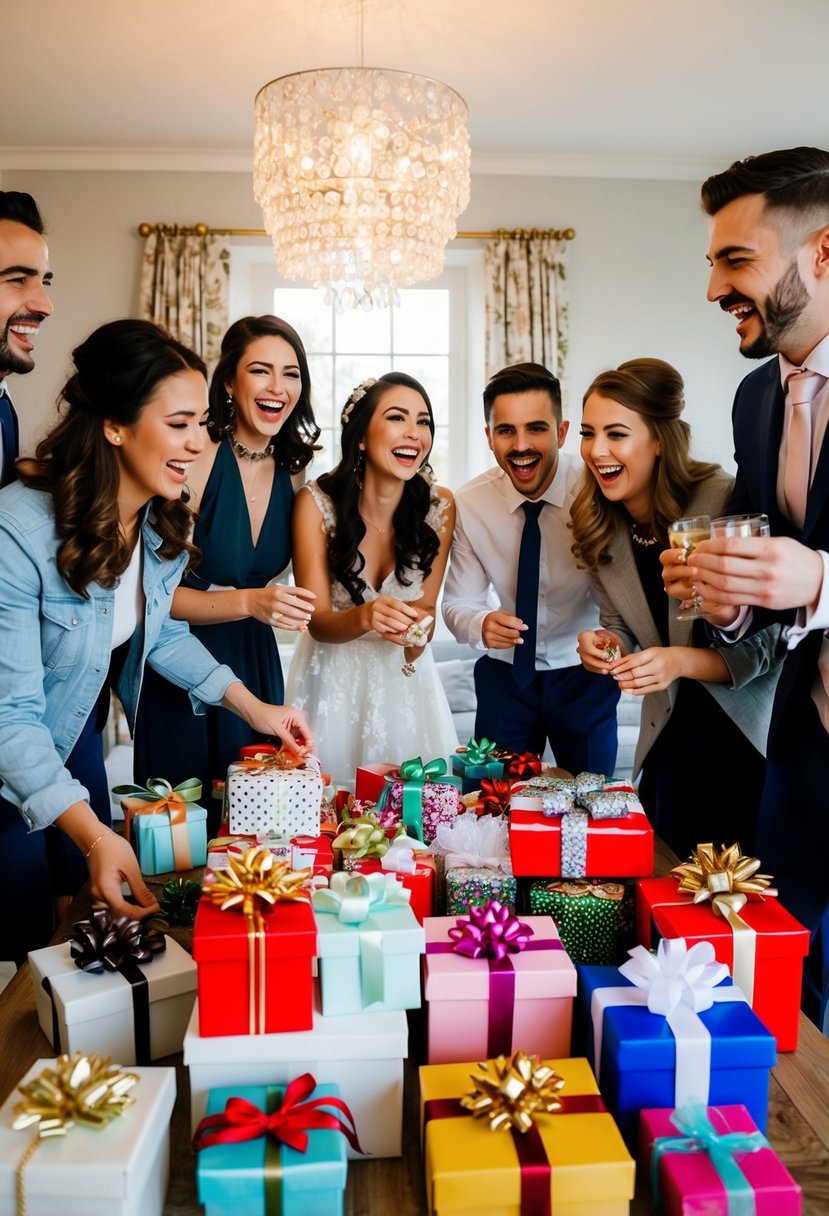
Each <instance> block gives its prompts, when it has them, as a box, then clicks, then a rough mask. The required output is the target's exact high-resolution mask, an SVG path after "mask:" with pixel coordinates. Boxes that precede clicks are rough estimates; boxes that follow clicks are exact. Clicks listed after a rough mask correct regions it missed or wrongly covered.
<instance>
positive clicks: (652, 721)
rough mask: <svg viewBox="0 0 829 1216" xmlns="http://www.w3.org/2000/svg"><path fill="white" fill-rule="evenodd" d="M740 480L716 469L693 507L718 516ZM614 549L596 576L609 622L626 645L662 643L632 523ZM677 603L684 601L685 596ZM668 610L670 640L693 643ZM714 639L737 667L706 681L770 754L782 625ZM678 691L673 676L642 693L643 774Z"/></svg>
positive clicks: (636, 764) (638, 759)
mask: <svg viewBox="0 0 829 1216" xmlns="http://www.w3.org/2000/svg"><path fill="white" fill-rule="evenodd" d="M733 484H734V479H733V478H732V477H730V476H729V475H728V474H727V473H726V472H725V471H724V470H723V469H721V470H720V471H719V472H717V473H714V474H712V475H711V477H709V478H708V479H707V480H706V481H704V482H701V483H700V484H699V485H698V486H697V488H696V491H695V493H694V496H693V498H692V499H691V501H690V502H689V504H688V509H687V512H686V514H688V515H710V516H712V518H713V517H714V516H716V515H722V514H724V513H725V512H726V511H727V505H728V499H729V496H730V494H731V487H732V486H733ZM608 555H609V556H610V558H611V560H610V562H609V563H607V564H605V565H601V566H599V567H598V569H597V570H596V571H594V572H593V576H592V577H593V586H594V590H595V593H596V598H597V599H598V601H599V609H600V618H601V623H602V626H603V627H604V628H605V629H612V630H613V632H614V633H616V634H618V636H619V637H620V638H621V640H622V642H623V643H624V646H625V650H626V652H627V653H630V652H631V651H633V650H645V649H646V648H647V647H649V646H661V645H662V640H661V638H660V636H659V632H658V630H657V628H656V624H655V623H654V619H653V617H652V615H651V611H650V608H649V607H648V601H647V599H646V598H645V593H644V591H643V590H642V584H641V582H640V581H639V574H638V571H637V569H636V560H635V558H634V556H633V545H632V543H631V539H630V534H629V532H628V530H627V529H626V528H625V529H619V530H618V531H617V532H616V535H615V536H614V537H613V540H612V541H611V543H610V545H609V547H608ZM671 603H672V604H673V605H677V603H678V601H676V600H672V601H671ZM668 615H669V621H670V624H669V638H670V644H671V645H672V646H690V645H691V644H692V643H691V631H692V628H693V621H678V620H676V618H675V615H674V613H672V612H670V611H669V614H668ZM711 644H712V646H714V647H715V648H716V649H717V650H719V652H720V653H721V654H722V656H723V659H724V660H725V662H726V664H727V666H728V670H729V672H730V673H731V683H730V684H710V683H707V682H706V683H705V687H706V688H707V689H708V691H709V692H710V694H711V696H712V697H713V698H714V700H715V701H716V702H717V704H718V705H720V706H722V708H723V709H724V710H725V712H726V713H727V714H728V716H729V717H730V718H731V720H732V721H733V722H734V723H735V724H736V725H737V726H739V728H740V730H741V731H742V732H743V734H744V735H745V736H746V738H747V739H749V740H750V741H751V743H753V744H754V746H755V747H756V748H757V750H758V751H759V752H761V753H762V754H763V755H765V752H766V736H767V734H768V728H769V718H770V716H771V706H772V701H773V699H774V690H775V687H776V685H777V678H778V676H779V675H780V668H781V665H782V662H783V658H784V656H785V654H786V644H785V640H784V639H783V629H782V626H780V625H770V626H769V627H768V628H766V629H763V630H760V631H759V632H758V633H755V634H752V635H751V636H750V637H745V638H743V639H742V640H741V641H739V642H733V643H727V642H725V643H723V642H712V643H711ZM677 691H678V682H677V681H674V683H673V684H671V685H669V687H668V688H666V689H664V690H663V691H661V692H652V693H647V694H646V695H645V696H644V697H643V699H642V717H641V722H640V727H639V740H638V742H637V745H636V754H635V756H634V760H633V776H634V778H636V777H638V775H639V773H640V771H641V768H642V762H643V761H644V759H645V757H646V756H647V754H648V752H649V751H650V749H651V747H652V746H653V744H654V742H655V740H656V738H657V736H658V735H659V732H660V731H661V730H662V729H663V728H664V726H665V723H666V722H667V721H668V719H669V718H670V716H671V714H672V712H673V708H674V704H675V702H676V694H677Z"/></svg>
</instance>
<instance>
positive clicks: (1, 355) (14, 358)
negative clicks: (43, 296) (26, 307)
mask: <svg viewBox="0 0 829 1216" xmlns="http://www.w3.org/2000/svg"><path fill="white" fill-rule="evenodd" d="M19 321H20V317H12V318H11V320H10V321H9V322H8V324H7V325H6V327H5V329H4V330H3V332H2V334H1V335H0V375H2V376H7V375H9V374H10V373H11V372H16V373H17V374H18V375H19V376H24V375H25V374H26V372H30V371H31V370H32V368H33V367H34V365H35V361H34V359H33V357H32V355H31V354H25V353H23V352H21V351H15V350H12V348H11V344H10V343H9V326H11V325H14V324H16V323H18V322H19Z"/></svg>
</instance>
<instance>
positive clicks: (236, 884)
mask: <svg viewBox="0 0 829 1216" xmlns="http://www.w3.org/2000/svg"><path fill="white" fill-rule="evenodd" d="M227 861H228V864H227V865H226V866H224V867H223V868H222V869H221V870H217V871H216V876H215V880H214V881H213V882H212V883H210V884H208V885H205V888H204V889H205V893H206V894H207V895H209V896H210V899H211V900H212V901H213V903H214V904H216V905H217V906H218V907H219V908H220V909H221V911H222V912H224V911H226V910H227V909H228V908H238V907H240V906H241V910H242V912H243V913H244V914H245V916H252V915H253V912H254V909H255V908H256V907H257V906H258V903H259V902H260V901H261V903H264V904H268V905H269V906H270V907H273V905H274V904H275V903H278V902H279V901H280V900H283V899H286V900H287V899H307V898H308V892H307V891H304V890H303V889H302V887H303V884H304V883H306V882H307V881H308V879H309V878H310V877H311V868H310V866H306V868H305V869H304V870H292V869H291V867H290V866H289V865H288V864H287V862H284V861H277V859H276V858H275V857H274V855H273V853H272V852H271V851H270V849H269V848H266V846H265V845H260V844H257V845H253V846H252V847H251V848H249V849H245V851H244V853H243V854H242V856H241V857H233V856H232V855H230V854H228V859H227Z"/></svg>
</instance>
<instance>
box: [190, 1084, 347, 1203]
mask: <svg viewBox="0 0 829 1216" xmlns="http://www.w3.org/2000/svg"><path fill="white" fill-rule="evenodd" d="M284 1092H285V1091H284V1088H283V1087H278V1086H265V1085H239V1086H235V1087H231V1088H228V1089H211V1090H210V1093H209V1094H208V1098H207V1110H206V1114H207V1115H218V1114H221V1112H222V1111H223V1110H224V1109H225V1105H226V1103H227V1100H228V1098H245V1099H246V1100H247V1101H248V1102H251V1103H252V1104H253V1105H254V1106H256V1107H258V1108H259V1109H260V1110H262V1111H266V1110H269V1109H273V1107H274V1104H275V1105H276V1106H277V1107H278V1105H279V1101H281V1098H282V1095H283V1094H284ZM339 1096H340V1091H339V1088H338V1087H337V1086H336V1085H317V1086H316V1088H315V1089H314V1091H313V1094H312V1095H311V1097H312V1098H331V1097H336V1098H338V1097H339ZM274 1100H275V1102H274ZM346 1143H347V1141H346V1138H345V1136H344V1135H343V1134H342V1133H341V1132H338V1131H331V1130H328V1129H324V1128H320V1129H315V1130H312V1131H309V1132H308V1149H307V1151H306V1152H304V1153H301V1152H298V1151H297V1150H296V1149H293V1148H290V1147H289V1146H288V1145H287V1144H280V1143H279V1142H278V1141H276V1140H275V1139H274V1138H273V1137H271V1136H259V1137H258V1138H257V1139H255V1140H243V1141H240V1142H239V1143H236V1144H213V1145H211V1146H210V1147H209V1148H204V1149H202V1150H201V1152H200V1153H199V1154H198V1161H197V1163H196V1185H197V1187H198V1196H199V1202H200V1203H203V1204H204V1206H205V1216H237V1213H241V1212H244V1214H245V1216H266V1213H268V1216H269V1214H270V1213H271V1211H272V1210H274V1209H273V1208H271V1207H267V1206H266V1195H265V1166H266V1155H267V1157H268V1162H267V1164H268V1167H269V1169H270V1170H273V1172H274V1173H275V1175H276V1177H275V1181H274V1189H275V1190H277V1191H278V1195H279V1200H280V1206H279V1208H278V1209H276V1210H278V1211H279V1213H280V1216H342V1212H343V1196H344V1192H345V1182H346V1172H347V1166H346Z"/></svg>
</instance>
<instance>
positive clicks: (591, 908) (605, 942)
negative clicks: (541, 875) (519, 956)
mask: <svg viewBox="0 0 829 1216" xmlns="http://www.w3.org/2000/svg"><path fill="white" fill-rule="evenodd" d="M633 907H634V892H633V885H632V883H623V882H607V881H603V880H602V879H581V878H568V879H560V880H559V881H557V882H547V881H546V880H544V879H539V880H538V881H536V882H533V883H532V884H531V885H530V911H531V912H533V913H535V915H537V916H552V918H553V920H554V921H555V922H556V928H557V929H558V931H559V934H560V936H561V940H562V941H563V942H564V948H565V950H566V951H567V953H568V954H569V955H570V958H571V959H572V960H573V962H574V963H593V964H596V965H598V966H608V967H618V966H619V964H620V963H622V962H624V959H625V956H626V953H627V951H628V949H629V948H630V947H631V946H632V945H633V944H634V926H633V921H634V911H633Z"/></svg>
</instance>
